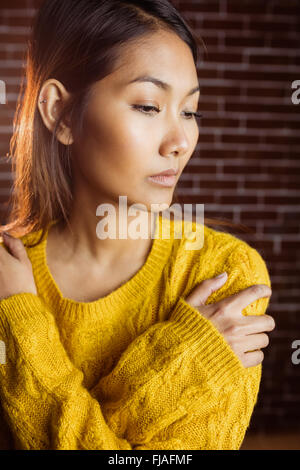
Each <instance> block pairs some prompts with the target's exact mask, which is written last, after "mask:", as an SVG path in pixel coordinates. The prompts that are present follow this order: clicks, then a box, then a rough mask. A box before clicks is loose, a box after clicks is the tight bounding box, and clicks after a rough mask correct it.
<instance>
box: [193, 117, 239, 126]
mask: <svg viewBox="0 0 300 470" xmlns="http://www.w3.org/2000/svg"><path fill="white" fill-rule="evenodd" d="M201 124H202V126H204V127H239V120H238V119H221V118H220V119H217V118H214V119H210V118H205V117H204V118H202V121H201Z"/></svg>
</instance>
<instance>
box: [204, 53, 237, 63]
mask: <svg viewBox="0 0 300 470" xmlns="http://www.w3.org/2000/svg"><path fill="white" fill-rule="evenodd" d="M205 61H206V62H217V63H222V62H224V63H231V62H232V63H240V62H243V55H242V54H241V53H240V54H228V53H224V52H219V53H218V52H214V53H208V55H207V56H206V57H205Z"/></svg>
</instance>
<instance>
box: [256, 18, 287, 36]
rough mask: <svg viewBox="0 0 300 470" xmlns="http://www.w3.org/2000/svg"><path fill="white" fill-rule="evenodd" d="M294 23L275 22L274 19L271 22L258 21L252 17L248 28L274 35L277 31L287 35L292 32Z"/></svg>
mask: <svg viewBox="0 0 300 470" xmlns="http://www.w3.org/2000/svg"><path fill="white" fill-rule="evenodd" d="M292 26H293V22H291V21H274V20H273V18H272V20H271V21H270V20H269V21H266V20H264V21H257V20H254V19H252V18H251V17H250V21H249V23H248V28H249V29H250V30H251V29H252V30H255V31H264V32H266V31H272V33H274V32H276V31H280V32H282V31H284V32H285V33H287V32H288V31H290V30H292V29H293V28H292Z"/></svg>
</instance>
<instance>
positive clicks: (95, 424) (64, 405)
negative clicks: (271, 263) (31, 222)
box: [0, 215, 271, 450]
mask: <svg viewBox="0 0 300 470" xmlns="http://www.w3.org/2000/svg"><path fill="white" fill-rule="evenodd" d="M157 220H158V222H157V223H156V229H155V230H156V231H155V238H154V239H153V243H152V247H151V251H150V253H149V255H148V258H147V260H146V262H145V264H144V265H143V266H142V268H141V269H140V270H139V271H138V272H137V273H136V274H135V275H134V276H133V277H131V278H130V279H129V280H128V281H126V282H125V283H124V284H122V285H121V286H120V287H119V288H117V289H116V290H114V291H113V292H111V293H110V294H109V295H107V296H105V297H102V298H100V299H98V300H96V301H93V302H78V301H74V300H71V299H69V298H65V297H63V295H62V293H61V292H60V290H59V288H58V286H57V284H56V282H55V281H54V279H53V277H52V275H51V273H50V271H49V267H48V265H47V260H46V256H45V254H46V243H47V234H46V237H45V238H44V240H43V241H42V242H41V243H40V244H39V245H37V246H36V247H33V248H28V247H27V248H26V250H27V253H28V256H29V258H30V260H31V263H32V267H33V273H34V278H35V282H36V286H37V291H38V295H34V294H31V293H22V294H15V295H12V296H10V297H7V298H5V299H2V300H1V302H0V340H2V341H4V343H5V347H6V362H5V363H4V364H0V449H103V450H104V449H106V450H131V449H132V450H140V449H155V450H159V449H169V450H187V449H188V450H192V449H194V450H196V449H239V448H240V446H241V444H242V441H243V439H244V436H245V432H246V430H247V428H248V426H249V423H250V419H251V414H252V412H253V408H254V406H255V404H256V401H257V396H258V390H259V383H260V378H261V369H262V367H261V364H260V365H258V366H254V367H250V368H245V367H244V366H243V365H242V363H241V362H240V360H239V358H238V357H237V356H236V354H235V353H234V352H233V350H232V349H231V347H230V346H229V344H228V343H227V342H226V341H225V339H224V337H223V336H222V335H221V334H220V333H219V332H218V330H217V329H216V328H215V327H214V325H213V324H212V323H211V322H210V321H209V320H207V319H206V318H205V317H204V316H202V315H201V313H200V312H199V311H198V310H197V309H196V308H194V307H191V306H190V305H189V304H188V303H187V302H186V301H185V298H186V297H187V296H188V294H189V293H190V292H191V290H192V289H193V288H194V287H195V286H196V285H199V283H200V282H201V281H203V280H204V279H208V278H211V277H214V276H216V275H218V274H220V273H221V272H223V271H227V273H228V280H227V282H226V283H225V284H224V286H223V287H222V288H220V289H218V290H217V291H216V292H214V293H213V294H212V295H211V296H210V297H209V299H208V301H207V302H206V303H207V304H208V303H214V302H217V301H218V300H221V299H222V298H224V297H228V296H229V295H232V294H234V293H237V292H239V291H240V290H242V289H245V288H246V287H248V286H251V285H253V284H267V285H268V286H271V284H270V278H269V274H268V270H267V267H266V264H265V261H264V260H263V258H262V257H261V255H260V254H259V253H258V251H257V250H255V249H254V248H252V247H250V246H249V245H248V244H247V243H246V242H244V241H242V240H241V239H239V238H238V237H235V236H234V235H232V234H229V233H224V232H219V231H217V230H214V229H212V228H209V227H207V226H203V225H200V224H196V225H195V223H193V230H196V229H197V230H199V229H200V230H203V233H204V244H203V247H202V248H201V249H197V250H187V249H186V243H187V237H186V236H182V237H181V238H176V237H174V233H175V232H174V231H173V228H174V224H177V223H178V221H177V222H172V221H171V222H170V221H168V219H167V218H164V217H161V215H160V217H159V218H158V219H157ZM52 223H55V221H54V222H52ZM162 227H163V228H162ZM164 227H166V228H167V230H168V229H169V228H171V238H169V239H168V238H165V235H162V234H163V233H164V232H161V230H162V229H163V230H165V228H164ZM158 230H159V232H158ZM47 233H48V232H47ZM38 236H39V232H38V231H37V232H32V233H30V234H28V235H25V236H24V237H21V239H22V241H23V243H24V245H25V242H26V240H29V241H30V242H32V241H33V240H35V239H36V237H38ZM2 245H3V244H2ZM83 282H84V280H83ZM268 303H269V298H261V299H258V300H257V301H255V302H254V303H252V304H250V305H249V306H247V307H246V308H245V309H244V310H243V312H242V313H243V314H244V315H263V314H264V313H265V311H266V309H267V307H268Z"/></svg>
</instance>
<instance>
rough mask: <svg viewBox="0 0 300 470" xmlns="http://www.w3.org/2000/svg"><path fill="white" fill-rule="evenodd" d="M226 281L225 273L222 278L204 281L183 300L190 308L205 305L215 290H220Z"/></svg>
mask: <svg viewBox="0 0 300 470" xmlns="http://www.w3.org/2000/svg"><path fill="white" fill-rule="evenodd" d="M226 281H227V273H225V276H223V277H213V278H211V279H205V280H204V281H202V282H201V283H200V284H199V285H198V286H196V287H195V288H194V289H193V290H192V292H191V293H190V294H189V295H188V297H187V298H186V299H185V300H186V302H188V303H189V304H190V305H192V306H200V305H205V302H206V301H207V299H208V297H209V296H210V295H211V294H212V293H213V292H214V291H216V290H217V289H220V288H221V287H222V286H223V285H224V284H225V282H226Z"/></svg>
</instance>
